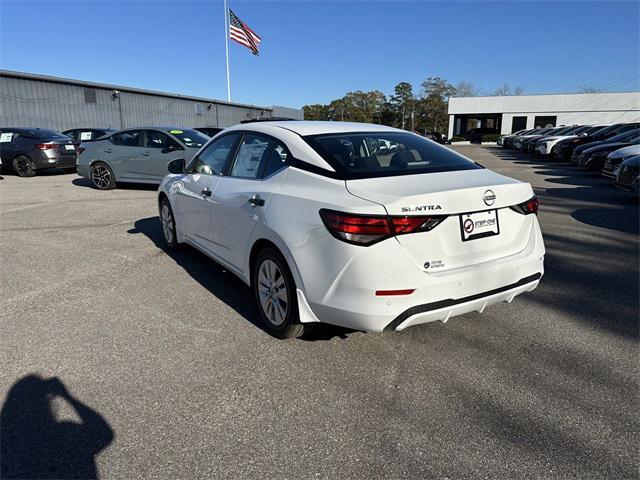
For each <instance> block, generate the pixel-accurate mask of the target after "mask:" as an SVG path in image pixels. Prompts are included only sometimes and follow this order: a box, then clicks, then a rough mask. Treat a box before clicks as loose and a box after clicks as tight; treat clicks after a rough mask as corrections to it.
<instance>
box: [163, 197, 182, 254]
mask: <svg viewBox="0 0 640 480" xmlns="http://www.w3.org/2000/svg"><path fill="white" fill-rule="evenodd" d="M160 222H161V223H162V235H163V236H164V241H165V243H166V244H167V247H169V248H172V249H173V248H177V247H178V240H177V238H178V237H177V236H176V220H175V218H174V217H173V210H172V209H171V204H170V203H169V200H168V199H167V198H166V197H163V198H162V200H161V201H160Z"/></svg>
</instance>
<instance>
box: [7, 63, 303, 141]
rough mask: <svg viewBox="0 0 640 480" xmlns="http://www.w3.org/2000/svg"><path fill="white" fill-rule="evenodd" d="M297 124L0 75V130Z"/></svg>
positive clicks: (290, 112)
mask: <svg viewBox="0 0 640 480" xmlns="http://www.w3.org/2000/svg"><path fill="white" fill-rule="evenodd" d="M271 117H289V118H295V119H302V118H303V113H302V110H300V109H294V108H287V107H278V106H270V107H267V106H265V107H261V106H257V105H245V104H240V103H231V102H225V101H222V100H216V99H213V98H202V97H194V96H189V95H180V94H176V93H166V92H157V91H152V90H143V89H140V88H132V87H126V86H120V85H108V84H104V83H96V82H86V81H82V80H73V79H68V78H59V77H51V76H47V75H35V74H30V73H22V72H13V71H8V70H0V126H4V127H40V128H52V129H54V130H58V131H62V130H66V129H71V128H83V127H84V128H115V129H120V128H127V127H141V126H153V125H176V126H181V127H221V128H224V127H229V126H231V125H235V124H237V123H239V122H240V121H242V120H248V119H254V118H271Z"/></svg>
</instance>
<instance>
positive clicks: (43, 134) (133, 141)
mask: <svg viewBox="0 0 640 480" xmlns="http://www.w3.org/2000/svg"><path fill="white" fill-rule="evenodd" d="M221 130H222V129H220V128H213V127H203V128H198V129H192V128H182V127H145V128H133V129H124V130H113V129H108V128H78V129H72V130H65V131H64V132H57V131H55V130H50V129H44V128H0V168H2V171H13V172H15V173H16V174H17V175H19V176H21V177H32V176H34V175H36V173H37V171H38V170H43V169H49V168H62V169H63V170H64V171H65V172H67V173H72V172H76V171H77V172H78V174H79V175H81V176H83V177H86V178H88V179H90V180H91V181H92V182H93V184H94V185H95V186H96V187H97V188H100V189H109V188H113V187H115V182H117V181H122V182H127V181H128V182H135V183H160V181H161V180H162V178H163V177H164V176H165V175H166V174H167V165H168V163H169V162H171V161H172V160H174V159H177V158H181V159H185V160H189V159H190V158H191V157H193V156H194V155H195V153H196V152H197V151H198V149H199V148H200V147H202V146H203V145H204V144H205V143H206V142H207V141H208V140H209V138H210V137H211V136H213V135H215V134H216V133H218V132H219V131H221Z"/></svg>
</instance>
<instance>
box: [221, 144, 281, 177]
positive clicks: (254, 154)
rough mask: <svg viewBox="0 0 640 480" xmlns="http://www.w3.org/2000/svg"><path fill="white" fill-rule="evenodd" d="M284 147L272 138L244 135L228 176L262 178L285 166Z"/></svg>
mask: <svg viewBox="0 0 640 480" xmlns="http://www.w3.org/2000/svg"><path fill="white" fill-rule="evenodd" d="M287 158H288V152H287V149H286V147H285V146H284V145H283V144H282V143H281V142H279V141H278V140H276V139H275V138H273V137H268V136H265V135H260V134H256V133H247V134H245V136H244V138H243V140H242V143H241V144H240V146H239V147H238V153H237V154H236V157H235V161H234V163H233V166H232V167H231V169H230V171H229V176H231V177H240V178H264V177H268V176H269V175H272V174H273V173H275V172H277V171H278V170H280V169H281V168H283V167H284V166H286V162H287Z"/></svg>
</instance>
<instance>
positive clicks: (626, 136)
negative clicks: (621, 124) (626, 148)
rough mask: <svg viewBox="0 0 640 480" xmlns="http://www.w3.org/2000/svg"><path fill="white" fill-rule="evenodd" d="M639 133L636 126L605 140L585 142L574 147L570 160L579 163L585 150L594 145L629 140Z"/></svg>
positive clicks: (573, 163)
mask: <svg viewBox="0 0 640 480" xmlns="http://www.w3.org/2000/svg"><path fill="white" fill-rule="evenodd" d="M616 130H617V129H616ZM639 133H640V129H639V128H635V129H631V130H626V131H623V132H622V133H618V134H617V135H613V136H610V137H608V138H605V139H604V140H599V141H594V142H589V143H585V144H584V145H579V146H577V147H575V148H574V149H573V153H572V154H571V160H570V161H569V163H570V164H571V165H579V164H580V156H581V155H582V154H583V153H584V152H585V150H588V149H590V148H593V147H598V146H600V145H605V144H607V143H619V142H627V141H628V140H630V139H631V138H634V137H635V136H637V135H638V134H639Z"/></svg>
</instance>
